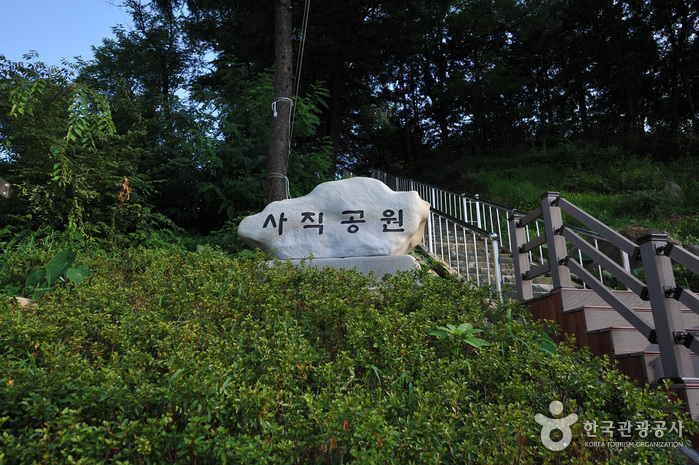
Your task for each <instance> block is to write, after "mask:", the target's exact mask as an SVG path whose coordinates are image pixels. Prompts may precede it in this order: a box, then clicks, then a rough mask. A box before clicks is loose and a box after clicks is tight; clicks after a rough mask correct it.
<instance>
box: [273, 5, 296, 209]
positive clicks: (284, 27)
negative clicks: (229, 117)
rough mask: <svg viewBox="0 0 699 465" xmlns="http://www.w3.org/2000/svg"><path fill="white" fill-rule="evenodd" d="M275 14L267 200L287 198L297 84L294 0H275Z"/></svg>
mask: <svg viewBox="0 0 699 465" xmlns="http://www.w3.org/2000/svg"><path fill="white" fill-rule="evenodd" d="M274 16H275V21H274V104H273V116H272V124H271V126H270V134H269V152H268V154H267V203H270V202H273V201H275V200H283V199H286V186H287V178H286V176H287V168H288V166H287V165H288V161H289V142H290V139H291V133H290V126H291V111H292V108H291V107H292V100H291V97H292V95H291V94H292V92H293V85H294V77H293V72H292V62H293V55H292V54H293V51H292V48H291V0H275V4H274Z"/></svg>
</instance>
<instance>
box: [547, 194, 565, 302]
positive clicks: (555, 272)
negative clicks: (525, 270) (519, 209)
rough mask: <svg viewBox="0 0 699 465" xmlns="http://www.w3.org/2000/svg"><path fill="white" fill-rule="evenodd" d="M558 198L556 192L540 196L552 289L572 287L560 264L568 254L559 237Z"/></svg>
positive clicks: (559, 214) (560, 223)
mask: <svg viewBox="0 0 699 465" xmlns="http://www.w3.org/2000/svg"><path fill="white" fill-rule="evenodd" d="M558 198H559V194H558V192H546V193H545V194H544V195H542V196H541V210H542V214H543V216H544V225H545V226H546V230H545V231H544V234H546V242H547V243H548V246H549V264H550V266H551V278H552V279H553V288H554V289H560V288H562V287H572V286H573V282H572V281H571V279H570V270H569V269H568V267H567V266H565V265H563V264H561V261H562V260H565V258H566V257H567V255H568V253H567V250H566V240H565V238H564V237H563V236H562V235H561V228H562V226H563V216H562V214H561V209H560V207H559V206H558Z"/></svg>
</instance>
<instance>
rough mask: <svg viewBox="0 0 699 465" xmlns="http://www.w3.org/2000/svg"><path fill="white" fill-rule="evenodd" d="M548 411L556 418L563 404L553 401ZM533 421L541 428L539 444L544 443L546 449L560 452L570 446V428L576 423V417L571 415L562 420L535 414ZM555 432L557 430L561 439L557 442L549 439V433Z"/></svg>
mask: <svg viewBox="0 0 699 465" xmlns="http://www.w3.org/2000/svg"><path fill="white" fill-rule="evenodd" d="M549 410H550V411H551V413H552V414H553V415H554V416H558V415H560V414H561V413H563V404H562V403H560V402H559V401H557V400H554V401H553V402H551V404H549ZM534 420H536V422H537V423H539V424H540V425H541V426H542V428H541V442H542V443H544V446H546V448H547V449H549V450H552V451H561V450H563V449H565V448H566V447H568V446H569V445H570V441H571V440H572V439H573V432H572V431H571V429H570V427H571V426H573V425H574V424H575V422H576V421H578V415H577V414H575V413H571V414H570V415H568V416H567V417H563V418H559V419H556V418H549V417H547V416H546V415H543V414H541V413H537V414H536V415H535V416H534ZM555 430H559V431H560V432H561V433H562V434H563V437H562V438H561V439H559V440H558V441H554V440H552V439H551V433H553V432H554V431H555Z"/></svg>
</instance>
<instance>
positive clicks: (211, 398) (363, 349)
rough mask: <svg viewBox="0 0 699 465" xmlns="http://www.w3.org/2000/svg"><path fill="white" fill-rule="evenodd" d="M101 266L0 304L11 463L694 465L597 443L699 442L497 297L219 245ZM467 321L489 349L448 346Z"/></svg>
mask: <svg viewBox="0 0 699 465" xmlns="http://www.w3.org/2000/svg"><path fill="white" fill-rule="evenodd" d="M84 261H85V264H86V266H88V267H89V268H90V270H92V274H91V275H90V276H89V277H87V278H86V279H85V280H84V282H83V283H81V284H80V285H79V286H74V285H71V284H67V285H65V286H59V287H56V288H55V289H54V291H53V292H51V293H50V294H46V295H43V296H41V297H40V298H39V300H38V301H37V303H36V305H32V306H29V307H17V305H16V304H15V303H14V302H13V301H12V300H10V299H9V298H4V297H3V298H2V300H0V366H2V370H0V451H2V452H0V463H7V464H14V463H52V464H53V463H85V464H87V463H134V464H135V463H192V464H193V463H197V464H206V463H212V464H213V463H216V464H218V463H362V464H367V463H368V464H371V463H376V464H379V463H380V464H384V463H395V464H407V463H435V464H436V463H534V462H535V463H595V462H607V463H629V462H630V463H683V462H682V459H681V457H680V456H679V454H678V453H676V452H675V451H673V450H672V449H653V448H647V449H646V448H627V449H623V448H622V449H614V448H591V447H587V446H586V445H585V441H586V439H585V432H584V430H583V424H584V422H585V421H593V420H596V421H597V422H600V421H605V420H610V421H626V420H631V421H638V420H649V421H668V422H670V421H679V420H682V421H684V425H685V431H684V438H682V439H680V441H684V442H687V436H688V435H689V433H690V432H696V430H697V429H696V427H695V426H694V423H692V422H691V421H690V420H689V419H688V418H687V416H686V415H685V414H684V413H683V409H682V407H678V406H677V405H675V404H674V403H672V402H669V401H668V397H667V395H666V394H665V393H664V392H663V391H662V390H657V389H650V388H648V389H640V388H637V387H635V385H634V384H633V383H632V382H631V381H630V380H629V379H628V378H626V377H624V376H622V375H621V374H620V373H619V372H618V371H616V370H615V369H611V368H610V367H609V366H608V363H607V362H605V361H604V360H601V359H596V358H591V356H590V355H589V353H587V352H578V351H576V350H573V349H572V348H571V346H567V345H566V346H561V347H559V348H558V350H557V351H556V350H551V347H547V344H546V341H548V340H549V339H548V338H547V336H546V333H547V332H550V331H551V330H552V328H550V327H548V326H546V325H542V324H538V323H533V322H530V321H528V313H527V310H525V309H524V308H523V307H520V306H518V305H514V304H506V305H501V304H499V303H497V302H493V301H492V300H491V299H490V298H489V296H490V292H489V290H487V289H485V290H477V289H473V288H471V287H469V286H467V285H465V284H463V283H459V282H455V281H451V280H442V279H436V278H431V277H429V276H428V275H420V276H416V275H414V274H403V275H401V276H398V277H395V278H391V279H385V280H382V281H378V280H376V279H370V278H367V277H363V276H361V275H358V274H356V273H354V272H351V271H341V270H335V271H326V272H319V271H317V270H308V269H302V268H298V267H293V266H291V265H289V264H285V263H277V266H275V267H270V266H268V265H267V262H266V257H264V256H259V257H254V258H246V257H238V258H231V257H227V256H226V255H225V254H223V253H222V252H220V251H218V250H216V249H212V248H210V247H200V248H199V250H198V252H187V251H184V250H183V249H181V248H178V247H171V248H168V249H166V250H147V249H130V250H126V251H123V252H121V253H117V254H109V255H108V254H106V253H104V252H99V251H97V252H91V253H90V254H88V256H86V257H85V260H84ZM28 265H29V263H28ZM33 265H34V264H33V263H32V266H33ZM30 269H31V266H28V268H27V271H30ZM465 321H468V322H469V323H471V324H472V325H473V327H475V328H478V329H481V330H482V331H481V332H479V333H478V338H479V339H482V340H484V341H486V342H488V345H486V344H478V347H476V346H474V345H472V344H463V343H462V342H463V340H462V339H463V338H459V337H442V335H432V334H430V333H431V332H432V333H434V330H435V329H436V328H439V327H445V328H451V327H452V326H449V325H450V324H451V325H453V324H455V323H456V324H459V323H462V322H465ZM522 323H525V324H522ZM455 328H456V327H455ZM463 328H465V329H464V330H463V331H462V332H464V333H472V332H473V330H470V331H466V330H467V329H469V327H468V326H463ZM447 333H448V331H447ZM554 399H557V400H560V401H561V402H563V403H564V405H565V412H566V413H570V412H575V413H577V414H578V416H579V417H580V420H579V421H578V422H577V423H576V424H575V425H574V426H573V441H572V443H571V444H570V446H569V447H568V448H567V449H565V450H564V451H562V452H552V451H549V450H548V449H546V448H544V447H543V446H542V444H541V440H540V433H541V427H540V426H539V425H538V424H537V423H536V422H535V421H534V415H535V414H536V413H543V414H547V415H548V406H549V404H550V402H551V401H552V400H554ZM676 439H677V435H672V434H668V435H666V438H665V439H664V440H666V441H672V440H676Z"/></svg>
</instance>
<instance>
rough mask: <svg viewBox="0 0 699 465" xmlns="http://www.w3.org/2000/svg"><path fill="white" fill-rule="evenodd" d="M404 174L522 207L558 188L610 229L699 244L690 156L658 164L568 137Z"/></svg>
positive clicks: (698, 198)
mask: <svg viewBox="0 0 699 465" xmlns="http://www.w3.org/2000/svg"><path fill="white" fill-rule="evenodd" d="M457 154H458V152H457ZM406 175H407V176H409V177H414V178H415V179H417V180H420V181H424V182H430V183H433V184H435V185H438V186H440V187H443V188H445V189H448V190H451V191H453V192H459V193H460V192H463V193H466V194H467V195H471V196H473V195H475V194H479V195H480V197H481V198H482V199H484V200H488V201H491V202H494V203H497V204H500V205H504V206H507V207H510V208H516V209H518V210H522V211H529V210H532V209H534V208H536V207H537V206H538V205H539V202H540V197H541V195H542V194H543V193H544V192H547V191H556V192H560V193H561V195H562V196H564V197H565V198H567V199H568V200H570V201H571V202H573V203H575V204H576V205H578V206H579V207H581V208H582V209H583V210H585V211H587V212H588V213H590V214H591V215H593V216H595V217H596V218H598V219H600V220H601V221H603V222H604V223H605V224H607V225H609V226H611V227H613V228H623V227H627V226H640V227H645V228H658V229H663V230H666V231H668V232H670V234H672V235H675V236H677V237H678V238H680V239H681V240H682V241H683V242H685V243H695V244H699V164H697V157H696V156H692V155H690V154H687V156H685V157H680V158H677V159H674V160H669V161H662V162H661V161H657V160H655V159H653V158H651V157H643V156H639V155H636V154H633V153H630V152H628V151H625V150H623V149H621V148H619V147H607V148H605V147H601V146H599V145H596V144H591V143H580V142H568V143H563V144H560V145H558V146H556V147H555V148H554V149H550V150H548V151H543V150H532V151H529V152H521V153H517V154H514V153H513V154H510V155H508V156H497V155H491V156H489V155H479V156H471V157H463V158H456V159H453V154H452V160H451V161H448V160H445V161H444V163H437V164H434V163H430V164H425V165H423V164H418V165H417V166H416V167H415V168H414V169H411V170H408V172H407V174H406ZM670 183H673V184H676V185H677V186H679V188H680V189H681V191H679V192H678V191H676V190H673V187H672V185H671V184H670Z"/></svg>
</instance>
